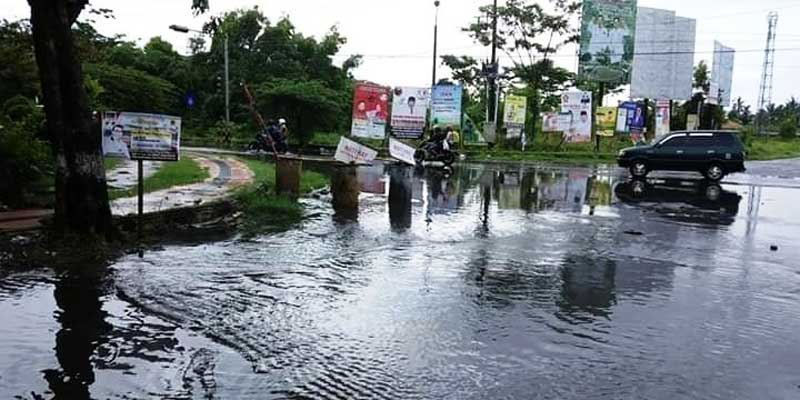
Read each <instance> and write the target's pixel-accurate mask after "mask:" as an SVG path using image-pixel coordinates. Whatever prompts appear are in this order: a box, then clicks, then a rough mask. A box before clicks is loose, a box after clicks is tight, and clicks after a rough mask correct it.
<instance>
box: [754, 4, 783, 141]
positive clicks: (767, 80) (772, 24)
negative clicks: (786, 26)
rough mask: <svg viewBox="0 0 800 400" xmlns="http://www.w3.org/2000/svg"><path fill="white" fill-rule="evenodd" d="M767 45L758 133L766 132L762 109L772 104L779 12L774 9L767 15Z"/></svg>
mask: <svg viewBox="0 0 800 400" xmlns="http://www.w3.org/2000/svg"><path fill="white" fill-rule="evenodd" d="M767 23H768V24H769V29H768V31H767V47H766V48H765V49H764V67H763V71H762V73H761V87H760V88H759V90H758V92H759V93H758V110H757V111H756V127H757V129H758V133H759V134H761V135H763V134H764V121H763V119H764V118H763V117H764V115H763V114H762V111H764V110H765V109H766V108H767V106H769V105H770V104H772V78H773V76H774V71H775V35H776V28H777V26H778V13H777V12H775V11H772V12H770V13H769V15H768V16H767Z"/></svg>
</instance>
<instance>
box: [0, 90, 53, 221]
mask: <svg viewBox="0 0 800 400" xmlns="http://www.w3.org/2000/svg"><path fill="white" fill-rule="evenodd" d="M2 111H3V113H2V115H0V202H2V203H3V204H6V205H10V206H12V207H24V206H26V205H28V202H29V201H30V198H31V196H32V195H33V194H34V192H35V191H36V186H37V185H41V184H42V182H43V181H44V178H46V177H48V176H49V175H50V174H52V169H53V161H52V156H51V153H50V148H49V146H48V144H47V143H46V142H45V141H43V140H40V139H38V138H37V137H36V133H37V132H38V131H39V130H40V129H41V126H42V123H43V120H44V116H43V115H42V112H41V111H40V110H39V109H38V108H37V107H36V105H35V104H33V102H31V101H30V100H28V99H25V98H22V97H14V98H11V99H9V100H8V101H6V103H5V104H4V105H3V110H2Z"/></svg>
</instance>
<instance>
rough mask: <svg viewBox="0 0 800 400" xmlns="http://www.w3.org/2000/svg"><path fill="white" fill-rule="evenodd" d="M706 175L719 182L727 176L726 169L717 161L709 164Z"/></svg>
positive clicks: (709, 178)
mask: <svg viewBox="0 0 800 400" xmlns="http://www.w3.org/2000/svg"><path fill="white" fill-rule="evenodd" d="M705 176H706V178H708V180H710V181H714V182H718V181H720V180H722V178H724V177H725V169H724V168H722V165H719V164H716V163H715V164H711V165H709V166H708V169H706V171H705Z"/></svg>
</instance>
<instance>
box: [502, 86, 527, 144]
mask: <svg viewBox="0 0 800 400" xmlns="http://www.w3.org/2000/svg"><path fill="white" fill-rule="evenodd" d="M527 106H528V99H527V98H525V97H523V96H514V95H509V96H508V97H506V104H505V109H504V111H503V121H504V123H505V125H506V138H509V139H516V138H520V137H522V132H523V131H524V130H525V116H526V111H527Z"/></svg>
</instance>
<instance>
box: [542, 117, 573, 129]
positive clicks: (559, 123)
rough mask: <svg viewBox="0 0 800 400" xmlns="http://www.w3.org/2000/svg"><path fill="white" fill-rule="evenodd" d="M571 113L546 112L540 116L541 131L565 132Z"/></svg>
mask: <svg viewBox="0 0 800 400" xmlns="http://www.w3.org/2000/svg"><path fill="white" fill-rule="evenodd" d="M571 119H572V113H563V112H548V113H544V115H543V116H542V132H565V131H566V130H567V129H569V124H570V121H571Z"/></svg>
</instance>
